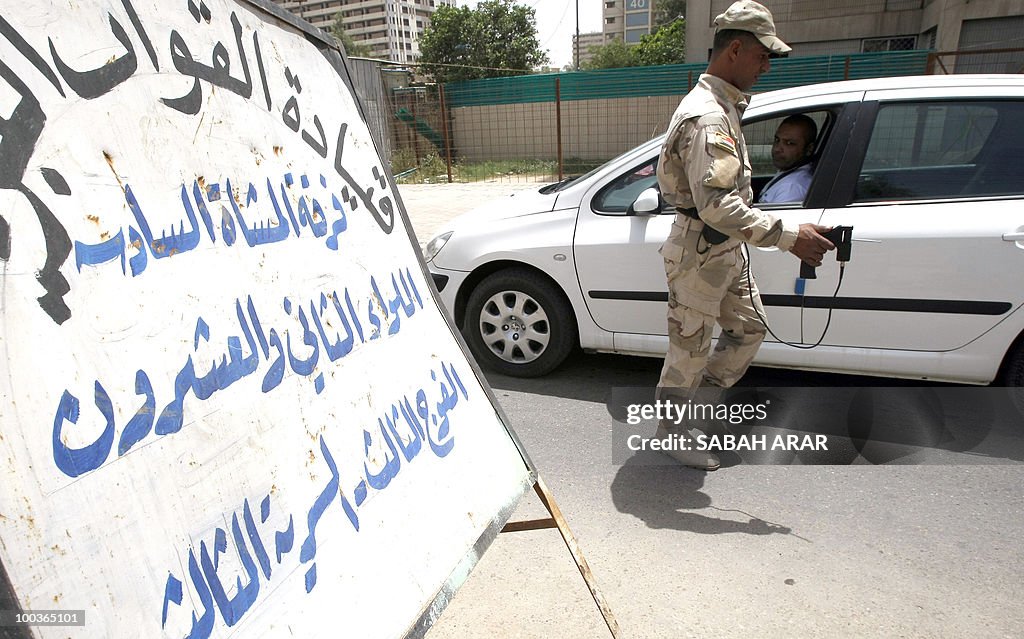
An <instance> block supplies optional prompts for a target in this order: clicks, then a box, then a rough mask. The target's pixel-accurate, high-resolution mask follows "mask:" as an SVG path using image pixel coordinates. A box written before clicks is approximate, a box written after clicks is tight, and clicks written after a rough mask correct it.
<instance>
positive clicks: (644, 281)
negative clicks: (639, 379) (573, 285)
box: [573, 147, 675, 335]
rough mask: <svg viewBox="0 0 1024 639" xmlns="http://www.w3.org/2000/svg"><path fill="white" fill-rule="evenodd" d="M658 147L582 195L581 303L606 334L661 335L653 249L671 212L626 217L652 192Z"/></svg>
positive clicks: (663, 294) (578, 245)
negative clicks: (584, 302)
mask: <svg viewBox="0 0 1024 639" xmlns="http://www.w3.org/2000/svg"><path fill="white" fill-rule="evenodd" d="M657 151H658V149H657V147H654V148H653V149H651V150H650V152H649V153H647V154H646V155H643V156H640V157H633V158H631V159H630V160H629V161H628V162H626V163H624V164H622V165H621V166H620V168H619V170H618V171H616V172H615V173H613V174H611V175H609V176H608V177H607V178H605V179H603V180H599V181H597V182H595V184H594V185H593V187H592V188H591V189H590V190H589V191H588V192H587V193H586V194H585V195H584V197H583V200H582V202H581V204H580V213H579V218H578V219H577V223H576V236H575V238H574V241H573V251H574V253H575V257H576V271H577V276H578V279H579V284H580V289H581V292H582V294H583V298H584V299H585V300H586V304H587V309H588V310H589V311H590V314H591V316H592V317H593V319H594V322H595V323H596V324H597V325H598V326H600V327H601V328H602V329H604V330H606V331H612V332H615V333H633V334H641V335H665V334H666V324H665V304H666V302H667V300H668V292H667V288H666V284H665V270H664V268H663V267H662V260H661V255H659V254H658V249H659V248H660V247H661V244H662V242H664V241H665V238H666V237H667V236H668V231H669V227H670V226H671V224H672V218H673V217H674V213H675V211H674V210H671V209H664V210H663V211H659V212H656V213H654V214H650V215H631V214H629V212H628V211H629V207H630V205H632V204H633V202H634V200H636V198H637V196H638V195H640V193H641V192H643V191H644V190H645V189H648V188H651V187H656V186H657V183H658V180H657V176H656V175H655V169H656V166H657V160H658V157H657Z"/></svg>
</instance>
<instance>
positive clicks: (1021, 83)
mask: <svg viewBox="0 0 1024 639" xmlns="http://www.w3.org/2000/svg"><path fill="white" fill-rule="evenodd" d="M995 87H1000V88H1004V89H1005V88H1015V87H1019V88H1020V89H1021V90H1022V92H1024V75H1020V74H1013V73H1005V74H991V75H972V74H961V75H916V76H895V77H890V78H867V79H863V80H843V81H840V82H825V83H822V84H808V85H804V86H799V87H793V88H790V89H779V90H777V91H768V92H765V93H758V94H756V95H755V96H754V97H753V99H752V100H751V106H755V105H756V106H757V107H761V108H763V107H766V106H769V105H771V104H775V103H776V102H784V101H786V100H792V99H795V98H813V97H816V96H827V95H832V94H838V93H848V92H855V91H878V90H886V89H900V90H907V89H910V90H913V89H944V88H995Z"/></svg>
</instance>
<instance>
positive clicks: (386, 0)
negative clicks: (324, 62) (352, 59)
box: [274, 0, 455, 62]
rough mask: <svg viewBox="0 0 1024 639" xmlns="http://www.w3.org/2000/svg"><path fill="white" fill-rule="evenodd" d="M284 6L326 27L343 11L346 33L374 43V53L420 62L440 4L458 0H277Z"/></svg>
mask: <svg viewBox="0 0 1024 639" xmlns="http://www.w3.org/2000/svg"><path fill="white" fill-rule="evenodd" d="M274 3H275V4H277V5H279V6H280V7H281V8H283V9H286V10H288V11H291V12H292V13H294V14H295V15H297V16H299V17H300V18H303V19H304V20H307V21H309V22H310V23H312V24H314V25H316V26H318V27H320V28H321V29H324V30H325V31H326V30H327V29H330V27H331V25H333V24H334V21H335V17H336V16H337V15H339V14H340V15H341V23H342V26H343V27H344V29H345V33H347V34H348V35H350V36H352V39H353V40H354V41H356V42H358V43H360V44H365V45H367V46H369V47H370V49H371V51H372V55H373V57H377V58H383V59H385V60H390V61H392V62H416V61H417V60H419V57H420V45H419V41H420V37H421V36H422V35H423V30H424V29H425V28H426V27H427V26H428V25H430V17H431V16H432V15H433V14H434V12H435V11H437V7H439V6H455V1H454V0H274Z"/></svg>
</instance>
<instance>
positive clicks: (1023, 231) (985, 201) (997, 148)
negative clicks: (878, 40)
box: [805, 92, 1024, 351]
mask: <svg viewBox="0 0 1024 639" xmlns="http://www.w3.org/2000/svg"><path fill="white" fill-rule="evenodd" d="M865 106H867V107H870V108H871V109H874V108H876V107H877V113H876V114H874V117H869V118H863V119H862V120H861V121H860V122H858V132H857V133H856V135H864V136H867V135H868V134H870V137H869V138H866V139H867V144H866V149H864V148H862V149H861V150H860V152H859V153H856V152H851V153H849V154H848V156H847V158H846V161H845V164H844V167H843V168H842V172H843V173H842V176H841V178H840V181H845V192H844V190H843V187H842V186H840V185H839V184H838V183H837V189H836V197H835V198H833V202H832V204H834V206H830V207H829V208H828V209H827V210H826V211H825V212H824V214H823V216H822V218H821V223H822V224H825V225H829V226H831V225H840V224H841V225H852V226H853V227H854V230H853V237H854V243H853V247H852V260H851V262H850V263H849V265H848V266H847V268H846V269H845V273H844V278H843V282H842V287H841V289H840V291H839V293H838V298H837V299H836V300H835V301H832V300H830V299H829V298H831V296H832V294H833V290H834V289H835V285H836V282H837V278H838V270H839V269H838V266H837V265H836V263H835V261H834V260H833V258H832V256H831V255H829V256H827V257H826V262H825V265H824V266H823V267H822V268H820V269H818V271H819V273H818V279H816V280H812V281H809V282H808V284H807V289H806V291H807V305H808V306H811V307H814V306H817V307H818V308H816V309H813V310H810V311H808V312H806V313H805V329H806V331H807V332H808V333H811V334H819V333H820V332H821V331H822V330H823V329H824V327H825V324H826V321H827V317H828V312H827V311H826V310H824V309H823V308H822V307H825V306H833V307H835V310H834V311H833V312H832V318H831V323H830V324H829V326H828V332H827V334H826V336H825V340H824V343H825V344H828V345H833V346H844V347H856V348H867V349H898V350H911V351H913V350H917V351H949V350H953V349H957V348H959V347H961V346H964V345H965V344H968V343H969V342H971V341H972V340H974V339H976V338H977V337H978V336H979V335H981V334H983V333H984V332H986V331H987V330H989V329H991V328H992V327H993V326H994V325H995V324H997V323H998V322H1000V321H1001V320H1002V319H1003V318H1005V317H1006V316H1007V315H1008V314H1009V313H1010V311H1011V310H1013V309H1015V308H1017V307H1018V306H1019V305H1020V304H1021V303H1022V302H1024V285H1022V279H1021V273H1022V272H1024V201H1022V199H1024V198H1022V193H1024V168H1022V164H1021V162H1020V160H1019V155H1020V149H1022V148H1024V126H1022V123H1024V100H1021V99H1019V98H1018V99H1017V100H1007V99H1000V100H994V99H989V100H986V99H983V98H973V97H972V98H967V97H963V98H956V99H952V98H950V97H948V96H936V97H934V98H922V97H913V98H910V97H908V96H905V95H900V94H896V95H880V94H874V95H873V94H872V93H871V92H868V94H867V96H866V98H865ZM846 202H849V204H848V205H842V204H845V203H846Z"/></svg>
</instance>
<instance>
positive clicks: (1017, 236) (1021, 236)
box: [1003, 231, 1024, 242]
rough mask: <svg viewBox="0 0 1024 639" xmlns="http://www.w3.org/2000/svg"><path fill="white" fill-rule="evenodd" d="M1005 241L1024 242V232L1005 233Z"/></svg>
mask: <svg viewBox="0 0 1024 639" xmlns="http://www.w3.org/2000/svg"><path fill="white" fill-rule="evenodd" d="M1003 239H1004V240H1005V241H1007V242H1024V232H1022V231H1018V232H1016V233H1004V234H1003Z"/></svg>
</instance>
